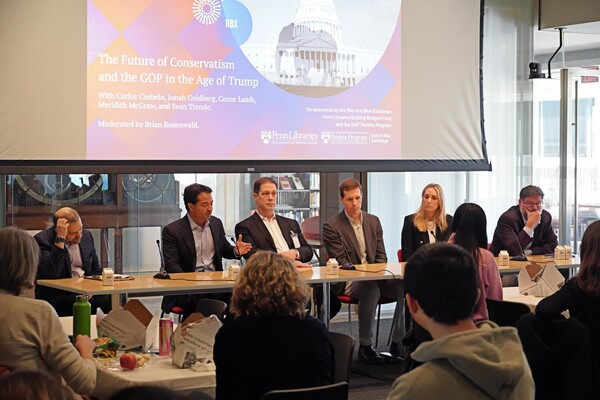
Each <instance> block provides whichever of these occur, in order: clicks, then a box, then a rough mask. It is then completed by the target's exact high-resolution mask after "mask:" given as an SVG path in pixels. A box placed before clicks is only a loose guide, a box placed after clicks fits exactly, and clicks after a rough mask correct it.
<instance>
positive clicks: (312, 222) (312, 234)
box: [300, 216, 321, 240]
mask: <svg viewBox="0 0 600 400" xmlns="http://www.w3.org/2000/svg"><path fill="white" fill-rule="evenodd" d="M319 221H320V220H319V217H318V216H317V217H309V218H307V219H305V220H304V221H302V226H301V228H300V229H301V230H302V234H303V235H304V238H305V239H307V240H321V229H320V227H319Z"/></svg>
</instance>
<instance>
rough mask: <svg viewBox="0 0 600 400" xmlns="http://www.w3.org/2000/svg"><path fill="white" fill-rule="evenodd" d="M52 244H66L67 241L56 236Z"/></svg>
mask: <svg viewBox="0 0 600 400" xmlns="http://www.w3.org/2000/svg"><path fill="white" fill-rule="evenodd" d="M54 243H67V239H66V238H64V237H62V236H57V237H56V238H55V239H54Z"/></svg>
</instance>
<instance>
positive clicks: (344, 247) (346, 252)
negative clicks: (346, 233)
mask: <svg viewBox="0 0 600 400" xmlns="http://www.w3.org/2000/svg"><path fill="white" fill-rule="evenodd" d="M338 240H339V241H340V243H341V244H342V249H344V255H345V256H346V260H347V262H345V263H343V264H342V265H340V269H346V270H355V269H356V267H355V266H354V265H352V264H351V263H350V254H349V253H348V249H347V248H346V245H345V244H344V241H343V240H342V236H341V235H338Z"/></svg>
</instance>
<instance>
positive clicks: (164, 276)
mask: <svg viewBox="0 0 600 400" xmlns="http://www.w3.org/2000/svg"><path fill="white" fill-rule="evenodd" d="M156 245H157V246H158V255H160V270H159V271H158V272H157V273H156V274H154V278H155V279H171V276H169V274H168V273H167V270H166V269H165V259H164V257H163V253H162V250H161V249H160V240H158V239H156Z"/></svg>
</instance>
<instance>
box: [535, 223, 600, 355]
mask: <svg viewBox="0 0 600 400" xmlns="http://www.w3.org/2000/svg"><path fill="white" fill-rule="evenodd" d="M580 255H581V264H580V266H579V273H578V274H577V275H576V276H574V277H573V278H572V279H570V280H569V281H567V282H566V283H565V284H564V286H563V287H562V288H560V290H559V291H558V292H556V293H554V294H553V295H551V296H548V297H546V298H545V299H543V300H542V301H540V303H539V304H538V305H537V307H536V309H535V314H536V315H537V316H538V317H540V318H543V319H557V318H563V317H562V315H561V313H562V312H563V311H565V310H569V316H570V317H572V318H573V317H574V318H577V319H578V320H579V321H580V322H582V323H584V324H587V325H588V326H589V327H590V331H591V333H592V343H596V349H595V351H596V354H597V355H598V360H599V361H600V344H598V343H599V342H598V341H599V340H600V221H596V222H593V223H592V224H591V225H590V226H588V228H587V229H586V231H585V233H584V234H583V238H582V239H581V246H580Z"/></svg>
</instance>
